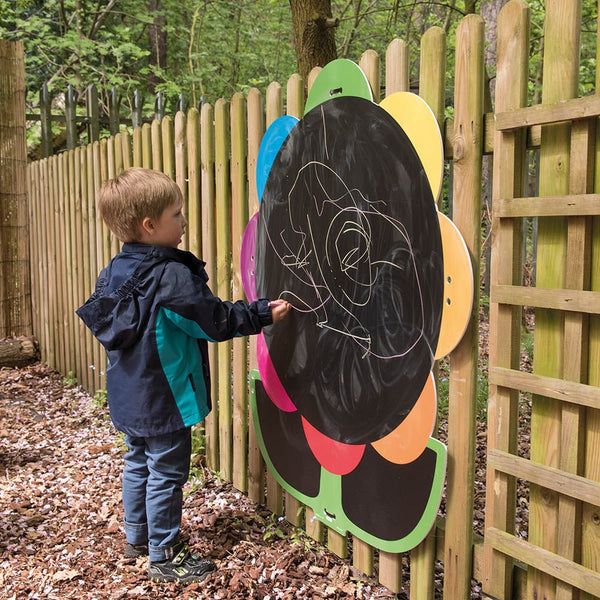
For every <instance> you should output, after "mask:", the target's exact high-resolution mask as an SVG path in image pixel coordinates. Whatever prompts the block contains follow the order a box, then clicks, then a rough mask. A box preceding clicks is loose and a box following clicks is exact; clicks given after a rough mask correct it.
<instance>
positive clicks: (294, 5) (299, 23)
mask: <svg viewBox="0 0 600 600" xmlns="http://www.w3.org/2000/svg"><path fill="white" fill-rule="evenodd" d="M290 8H291V9H292V24H293V27H294V43H295V46H296V57H297V62H298V73H299V74H300V75H301V76H302V78H303V79H304V81H305V82H306V80H307V77H308V74H309V73H310V71H311V69H312V68H313V67H324V66H325V65H326V64H327V63H328V62H331V61H332V60H334V59H335V58H337V51H336V46H335V28H336V27H337V25H338V19H334V18H333V15H332V13H331V0H290Z"/></svg>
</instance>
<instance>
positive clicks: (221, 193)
mask: <svg viewBox="0 0 600 600" xmlns="http://www.w3.org/2000/svg"><path fill="white" fill-rule="evenodd" d="M229 140H230V134H229V103H228V102H226V101H225V100H223V99H222V98H221V99H219V100H217V102H216V104H215V183H216V230H217V254H216V262H217V285H216V287H217V295H218V296H219V297H220V298H221V300H231V299H232V296H231V259H232V256H231V190H230V185H231V184H230V179H229V153H230V141H229ZM231 349H232V343H231V340H229V341H226V342H220V343H219V344H218V348H217V353H218V355H219V359H218V370H219V377H218V379H219V396H218V398H219V472H220V475H221V477H222V478H223V479H225V480H226V481H231V480H232V473H233V461H232V418H231V417H232V406H231Z"/></svg>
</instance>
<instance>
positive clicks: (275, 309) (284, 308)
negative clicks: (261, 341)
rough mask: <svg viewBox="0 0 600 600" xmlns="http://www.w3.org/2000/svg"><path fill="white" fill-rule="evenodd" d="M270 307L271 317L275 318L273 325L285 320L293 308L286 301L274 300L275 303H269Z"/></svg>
mask: <svg viewBox="0 0 600 600" xmlns="http://www.w3.org/2000/svg"><path fill="white" fill-rule="evenodd" d="M269 306H270V307H271V317H272V318H273V323H277V321H281V319H283V318H284V317H285V315H287V314H288V313H289V312H290V310H291V308H292V305H291V304H290V303H289V302H287V301H286V300H273V302H269Z"/></svg>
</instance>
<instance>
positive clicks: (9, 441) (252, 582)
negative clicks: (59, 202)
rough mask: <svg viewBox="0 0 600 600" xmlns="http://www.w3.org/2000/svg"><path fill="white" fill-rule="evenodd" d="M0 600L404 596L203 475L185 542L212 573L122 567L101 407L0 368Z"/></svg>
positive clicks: (188, 503) (61, 384)
mask: <svg viewBox="0 0 600 600" xmlns="http://www.w3.org/2000/svg"><path fill="white" fill-rule="evenodd" d="M0 443H1V446H0V598H1V599H15V600H17V599H19V600H20V599H25V598H27V599H29V598H31V599H34V598H35V599H38V598H40V599H41V598H44V599H49V600H54V599H56V600H66V599H68V598H78V599H87V600H96V599H97V600H105V599H111V600H112V599H120V598H138V597H143V598H157V599H158V598H161V599H163V598H181V599H185V598H211V599H224V598H236V599H242V598H244V599H245V598H261V599H265V600H274V599H275V598H282V599H292V598H299V599H316V598H334V599H335V598H362V599H365V600H367V599H376V598H397V597H400V598H406V597H407V596H406V595H405V594H404V593H403V594H401V595H400V596H396V595H395V594H392V593H391V592H390V591H389V590H387V589H385V588H384V587H382V586H380V585H378V584H377V582H376V581H375V580H374V579H372V578H368V577H365V576H364V575H362V574H361V573H360V572H358V571H355V570H354V569H353V568H352V567H350V566H348V564H347V563H346V562H344V561H341V560H340V559H339V558H337V557H336V556H335V555H333V554H331V553H329V552H327V551H326V550H325V549H324V548H322V547H320V546H318V545H317V544H315V543H314V542H312V541H311V540H310V539H309V538H307V537H306V536H304V535H303V534H302V533H301V532H298V531H297V530H295V529H292V528H290V527H289V526H288V525H287V523H286V522H285V521H283V520H280V519H277V518H274V517H273V516H271V515H270V513H269V512H268V511H267V510H265V509H264V507H261V506H259V505H257V504H255V503H254V502H252V501H250V500H248V499H247V498H246V497H245V496H244V495H243V494H241V493H239V492H238V491H237V490H235V489H234V488H232V486H231V485H229V484H227V483H223V482H220V481H218V480H217V479H216V478H215V476H214V475H213V474H212V473H211V472H210V471H209V470H207V469H205V468H203V467H202V466H198V467H196V468H195V469H194V476H193V477H191V479H190V481H189V482H188V484H187V485H186V487H185V508H184V535H187V536H189V540H190V545H191V546H192V547H193V549H194V551H195V552H196V553H198V554H200V555H204V556H209V557H211V558H212V559H214V560H215V561H216V562H217V565H218V570H217V571H216V572H215V573H213V574H211V575H209V576H208V578H207V579H206V580H205V581H204V582H203V583H202V584H192V585H189V586H187V587H183V586H180V585H178V584H164V583H163V584H156V583H151V582H150V581H148V580H147V579H146V560H147V559H144V558H140V559H137V560H127V559H125V558H123V547H124V536H123V532H122V527H121V521H122V512H121V505H120V473H121V461H122V454H123V450H124V444H123V442H122V438H120V437H119V436H118V435H117V434H116V433H115V431H114V429H113V428H112V426H111V425H110V422H109V420H108V417H107V411H106V409H103V408H100V407H98V406H97V405H96V403H95V401H94V399H93V398H90V396H88V395H87V394H85V393H84V392H82V391H81V390H80V389H79V388H77V387H69V386H67V385H65V381H64V380H63V378H62V376H61V375H59V374H58V373H56V372H54V371H52V370H51V369H49V368H48V367H47V366H46V365H44V364H42V363H36V364H34V365H33V366H29V367H25V368H22V369H7V368H3V369H0Z"/></svg>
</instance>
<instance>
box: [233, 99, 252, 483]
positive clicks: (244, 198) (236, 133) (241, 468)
mask: <svg viewBox="0 0 600 600" xmlns="http://www.w3.org/2000/svg"><path fill="white" fill-rule="evenodd" d="M230 131H231V252H232V266H233V269H232V273H231V277H230V279H231V284H232V287H231V295H232V299H233V300H234V301H236V300H239V299H240V298H243V296H244V290H243V286H242V273H241V265H240V256H241V251H242V238H243V237H244V231H245V229H246V224H247V223H248V193H247V187H248V178H247V172H246V169H247V162H248V159H247V142H246V140H247V139H248V134H247V122H246V100H245V98H244V96H242V95H241V94H239V93H238V94H234V95H233V97H232V99H231V129H230ZM232 346H233V357H232V369H233V382H232V384H233V385H232V388H233V389H232V393H233V409H232V410H233V415H232V416H233V422H232V437H233V457H232V458H233V476H232V482H233V485H234V486H235V487H236V488H237V489H238V490H240V491H242V492H245V491H247V489H248V405H249V401H250V395H249V387H248V386H249V379H248V339H247V338H236V339H234V340H233V344H232Z"/></svg>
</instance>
